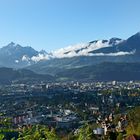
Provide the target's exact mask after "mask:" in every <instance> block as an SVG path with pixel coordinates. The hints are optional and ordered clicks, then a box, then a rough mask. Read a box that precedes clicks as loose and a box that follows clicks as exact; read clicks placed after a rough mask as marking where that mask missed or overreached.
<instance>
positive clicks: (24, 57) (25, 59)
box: [22, 55, 30, 61]
mask: <svg viewBox="0 0 140 140" xmlns="http://www.w3.org/2000/svg"><path fill="white" fill-rule="evenodd" d="M29 60H30V58H29V57H28V56H27V55H23V56H22V61H29Z"/></svg>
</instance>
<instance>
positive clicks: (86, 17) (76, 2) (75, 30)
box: [0, 0, 140, 51]
mask: <svg viewBox="0 0 140 140" xmlns="http://www.w3.org/2000/svg"><path fill="white" fill-rule="evenodd" d="M139 5H140V1H139V0H133V1H132V0H117V1H113V0H20V1H19V0H1V1H0V46H1V47H2V46H4V45H7V44H8V43H9V42H11V41H13V42H15V43H18V44H21V45H23V46H27V45H29V46H32V47H33V48H35V49H37V50H41V49H45V50H47V51H51V50H56V49H59V48H62V47H66V46H68V45H71V44H76V43H81V42H88V41H92V40H95V39H108V38H110V37H120V38H123V39H126V38H128V37H129V36H130V35H132V34H134V33H136V32H138V31H139V30H140V28H139V27H140V26H139V23H140V18H139V13H140V8H139Z"/></svg>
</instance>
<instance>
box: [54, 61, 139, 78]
mask: <svg viewBox="0 0 140 140" xmlns="http://www.w3.org/2000/svg"><path fill="white" fill-rule="evenodd" d="M56 77H57V80H66V81H71V80H75V81H113V80H116V81H130V80H140V63H101V64H97V65H93V66H85V67H82V68H74V69H67V70H64V71H61V72H58V73H57V74H56Z"/></svg>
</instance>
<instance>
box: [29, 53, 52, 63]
mask: <svg viewBox="0 0 140 140" xmlns="http://www.w3.org/2000/svg"><path fill="white" fill-rule="evenodd" d="M49 58H50V57H49V56H48V55H45V54H38V55H37V56H33V57H31V60H32V61H35V62H38V61H41V60H48V59H49Z"/></svg>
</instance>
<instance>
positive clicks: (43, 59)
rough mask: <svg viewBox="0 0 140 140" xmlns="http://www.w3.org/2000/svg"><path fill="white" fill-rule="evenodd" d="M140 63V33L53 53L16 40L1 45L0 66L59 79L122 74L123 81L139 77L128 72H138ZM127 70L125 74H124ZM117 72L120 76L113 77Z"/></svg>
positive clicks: (91, 77)
mask: <svg viewBox="0 0 140 140" xmlns="http://www.w3.org/2000/svg"><path fill="white" fill-rule="evenodd" d="M126 64H127V65H126ZM139 65H140V32H138V33H136V34H135V35H132V36H131V37H129V38H128V39H126V40H124V39H120V38H116V37H114V38H111V39H108V40H95V41H90V42H88V43H80V44H76V45H71V46H68V47H66V48H61V49H58V50H56V51H53V52H50V53H47V52H46V51H44V50H41V51H36V50H35V49H33V48H32V47H30V46H26V47H22V46H21V45H19V44H15V43H13V42H11V43H10V44H8V45H7V46H4V47H2V48H0V67H8V68H14V69H20V70H21V69H23V68H24V69H28V70H29V71H33V73H38V74H45V75H46V74H49V75H51V76H53V78H54V77H55V78H56V80H62V79H63V80H119V79H117V78H118V77H119V75H121V76H122V77H121V78H120V79H121V80H123V79H124V80H140V78H138V79H137V78H136V76H130V75H129V77H130V78H128V77H127V76H126V73H127V72H128V73H127V74H132V75H133V74H134V73H135V74H134V75H137V74H139V71H140V67H139ZM130 66H131V67H130ZM133 67H137V68H138V69H135V68H133ZM119 69H120V71H118V70H119ZM124 70H126V73H124V74H123V75H124V76H123V75H122V73H123V72H124ZM109 72H113V73H112V76H111V77H112V78H109V77H110V76H109ZM115 73H116V75H118V77H115V76H113V75H115ZM104 74H105V75H106V78H105V76H104ZM74 75H75V76H74ZM107 77H108V78H107ZM123 77H124V78H123ZM126 77H127V78H126Z"/></svg>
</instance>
